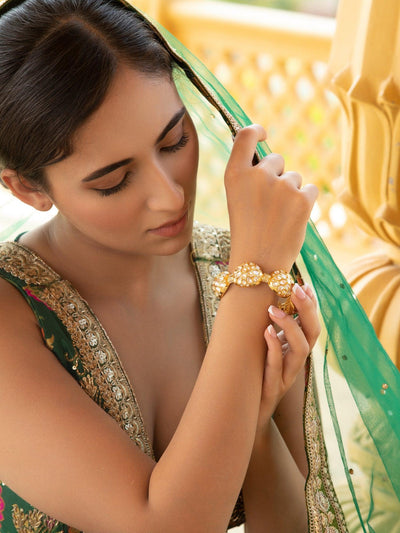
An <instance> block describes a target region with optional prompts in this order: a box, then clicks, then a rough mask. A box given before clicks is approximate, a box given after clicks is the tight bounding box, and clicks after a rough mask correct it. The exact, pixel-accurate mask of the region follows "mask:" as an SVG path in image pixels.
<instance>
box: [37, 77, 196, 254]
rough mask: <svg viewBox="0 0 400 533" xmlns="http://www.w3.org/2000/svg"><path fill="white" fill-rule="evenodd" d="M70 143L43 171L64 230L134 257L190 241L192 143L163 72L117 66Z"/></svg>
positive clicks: (180, 107) (193, 172)
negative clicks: (61, 156)
mask: <svg viewBox="0 0 400 533" xmlns="http://www.w3.org/2000/svg"><path fill="white" fill-rule="evenodd" d="M73 148H74V150H73V153H72V155H70V156H68V157H67V158H66V159H64V160H62V161H60V162H58V163H56V164H54V165H51V166H49V167H48V168H47V169H46V178H47V181H48V184H49V187H50V191H51V199H52V201H53V202H54V204H55V205H56V206H57V208H58V209H59V213H60V214H59V222H61V224H62V228H63V231H64V230H66V231H67V232H68V234H69V235H71V236H73V237H74V238H78V239H80V240H83V241H85V242H87V243H90V244H92V245H96V246H99V247H105V248H108V249H113V250H116V251H120V252H127V253H133V254H140V255H147V254H152V255H169V254H173V253H176V252H177V251H179V250H181V249H182V248H183V247H184V246H186V245H187V244H188V242H189V241H190V237H191V229H192V222H193V210H194V201H195V192H196V175H197V166H198V141H197V135H196V131H195V128H194V125H193V123H192V121H191V119H190V117H189V115H188V114H187V113H186V112H185V108H184V107H183V104H182V101H181V100H180V98H179V95H178V93H177V91H176V88H175V85H174V84H173V83H172V82H171V81H170V80H169V79H168V78H167V77H159V78H154V77H149V76H146V75H145V74H142V73H138V72H136V71H134V70H132V69H129V68H128V67H125V68H120V69H119V71H118V72H117V74H116V77H115V79H114V81H113V84H112V86H111V88H110V90H109V92H108V94H107V96H106V99H105V100H104V102H103V104H102V105H101V106H100V108H99V109H98V110H97V111H96V112H95V113H94V114H93V115H92V116H91V117H90V118H89V119H88V121H87V122H86V123H85V124H84V125H83V126H82V127H81V128H80V129H79V130H78V131H77V134H76V136H75V137H74V143H73Z"/></svg>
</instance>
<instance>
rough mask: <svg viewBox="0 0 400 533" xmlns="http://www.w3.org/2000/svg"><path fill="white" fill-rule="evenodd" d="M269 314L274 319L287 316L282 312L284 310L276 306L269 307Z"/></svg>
mask: <svg viewBox="0 0 400 533" xmlns="http://www.w3.org/2000/svg"><path fill="white" fill-rule="evenodd" d="M268 313H269V314H270V315H272V316H273V317H274V318H284V317H285V316H286V313H285V312H284V311H282V309H279V308H278V307H275V306H274V305H270V306H269V307H268Z"/></svg>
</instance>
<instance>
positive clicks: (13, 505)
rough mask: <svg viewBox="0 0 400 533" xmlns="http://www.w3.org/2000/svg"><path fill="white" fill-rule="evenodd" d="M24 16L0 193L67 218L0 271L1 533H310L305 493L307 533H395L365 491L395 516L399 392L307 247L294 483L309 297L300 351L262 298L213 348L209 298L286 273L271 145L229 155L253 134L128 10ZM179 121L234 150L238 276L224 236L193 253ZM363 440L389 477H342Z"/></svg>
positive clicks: (292, 200) (291, 221) (314, 240)
mask: <svg viewBox="0 0 400 533" xmlns="http://www.w3.org/2000/svg"><path fill="white" fill-rule="evenodd" d="M16 4H18V2H17V1H14V0H12V1H11V2H10V1H8V2H6V3H5V4H4V5H3V8H2V13H3V16H2V17H1V23H0V47H1V53H0V62H1V66H0V85H1V95H2V98H1V100H0V145H1V158H2V162H3V171H2V178H3V180H4V182H5V183H6V184H7V186H8V187H9V188H10V189H11V190H12V192H13V194H14V195H15V196H17V197H19V198H20V199H22V200H23V201H25V202H27V203H28V204H30V205H34V206H35V207H36V208H38V209H44V210H46V209H48V208H49V207H50V206H51V204H52V203H54V204H55V205H57V207H58V208H59V215H58V216H57V217H56V218H55V220H53V221H51V222H50V223H49V224H48V225H46V226H44V227H41V228H39V229H37V230H35V231H32V232H29V233H27V234H25V235H24V236H22V237H21V238H20V242H19V243H18V244H16V243H6V244H3V245H2V247H1V253H0V258H1V259H0V267H1V268H0V272H1V277H2V278H3V279H2V280H0V281H1V287H0V291H1V302H2V306H1V311H0V312H1V317H0V319H1V324H2V329H1V333H0V337H1V340H0V342H1V350H0V353H1V358H2V361H1V368H2V372H1V373H0V380H1V383H0V394H1V401H0V406H1V407H0V408H1V410H2V411H1V419H2V432H1V440H0V442H1V444H0V446H1V453H0V458H1V459H0V478H1V479H2V481H3V482H5V483H7V485H6V484H4V485H2V487H1V491H2V492H1V495H0V497H1V498H2V499H1V500H0V513H1V516H0V524H2V525H3V526H2V528H3V530H5V531H7V532H8V531H20V532H23V531H42V532H44V531H53V532H57V531H72V526H73V527H74V528H77V529H78V530H84V531H86V532H88V531H96V532H100V531H107V532H108V533H109V532H110V531H111V532H112V531H118V532H120V531H141V532H142V531H146V532H147V531H163V532H165V531H171V530H172V531H185V532H186V531H212V532H214V531H219V530H225V528H226V527H227V524H228V522H229V521H230V524H231V525H236V524H239V523H241V522H243V520H244V513H243V503H244V507H245V511H246V528H247V529H248V531H250V532H253V533H254V532H256V533H257V532H259V531H262V532H264V531H266V530H267V531H285V532H286V531H297V530H298V531H305V530H306V528H307V526H306V525H305V514H304V505H303V501H302V500H303V496H302V490H303V484H304V478H303V476H302V474H305V473H306V471H307V470H308V475H307V482H306V505H307V511H308V530H309V531H312V532H320V531H329V533H336V532H337V531H340V532H346V531H348V530H349V531H367V530H368V528H369V530H372V529H371V528H374V529H375V531H376V532H379V533H383V532H384V533H387V529H386V530H384V529H382V528H381V529H379V526H378V527H376V522H375V515H376V510H378V511H379V506H378V505H375V503H377V502H376V501H375V496H374V494H376V491H374V490H373V489H374V485H375V484H376V482H377V481H378V483H379V487H382V483H383V485H384V486H385V490H386V491H387V492H388V493H392V494H393V495H394V497H395V498H396V497H399V495H400V487H399V479H398V476H397V474H396V472H397V470H396V469H397V465H398V459H397V457H396V453H397V450H398V449H399V447H398V444H399V442H400V428H399V424H398V422H397V419H396V417H395V416H394V413H397V412H398V409H399V398H398V391H399V390H400V383H399V379H398V375H397V373H396V374H395V373H394V372H393V371H392V367H391V366H390V362H388V361H387V358H386V354H385V353H384V352H383V350H382V348H381V347H380V345H379V343H378V342H377V340H376V337H375V335H374V333H373V331H372V328H371V327H370V324H369V323H368V321H367V320H366V318H365V315H364V314H363V312H362V310H361V309H360V307H359V306H358V304H357V302H356V301H355V300H354V297H353V294H352V292H351V290H350V289H349V288H348V286H347V284H346V282H345V280H344V279H343V277H342V276H341V274H340V272H338V270H337V269H336V267H335V265H334V264H333V262H332V260H331V258H330V256H329V253H328V252H327V251H326V249H325V248H324V245H323V243H322V242H321V241H320V240H319V238H318V237H317V235H316V234H315V232H314V230H313V228H312V227H311V226H308V227H307V233H306V240H305V243H304V245H303V248H302V251H301V257H297V259H296V264H297V265H298V266H299V267H300V270H301V275H302V277H303V278H304V279H305V280H306V281H307V282H308V283H309V284H312V285H313V286H314V288H315V289H316V291H317V295H318V300H319V305H320V311H321V316H322V319H323V320H322V322H321V325H322V327H323V331H322V334H321V335H320V336H319V339H318V342H317V344H316V345H315V346H314V349H313V364H310V363H309V362H308V363H307V390H306V396H305V405H304V427H305V444H306V450H307V460H308V466H307V465H306V464H305V460H304V452H303V450H302V448H303V439H302V437H301V436H299V427H300V423H298V422H301V420H300V419H301V418H302V402H301V399H300V400H299V399H298V393H299V392H301V389H303V385H302V383H303V376H302V368H303V365H304V358H305V355H306V354H307V353H308V351H309V349H310V347H311V346H312V345H313V343H314V341H315V337H316V335H317V332H318V325H317V323H316V319H315V307H314V305H315V304H314V298H313V296H312V292H310V290H309V289H308V288H305V289H304V290H303V292H302V291H301V290H299V288H297V287H296V288H295V289H293V294H292V300H293V303H294V304H295V305H296V307H297V311H298V313H299V315H300V320H301V324H302V328H303V331H302V330H301V329H300V328H298V326H297V324H296V323H295V322H294V321H293V320H292V319H291V318H290V317H289V316H285V315H284V316H283V317H282V316H278V315H277V313H278V314H279V311H277V310H276V308H274V307H272V308H271V312H270V313H269V316H268V315H267V313H266V308H267V307H268V308H269V306H270V304H276V303H277V302H276V295H275V294H274V292H273V291H270V289H269V288H268V286H267V284H265V283H262V284H261V285H260V286H257V287H255V288H251V289H245V288H240V287H237V286H235V283H231V286H230V287H229V289H228V290H227V292H226V294H225V295H224V296H223V298H222V301H221V304H220V306H219V311H218V316H217V318H216V320H215V325H214V317H215V314H216V309H217V303H218V299H217V297H216V295H215V293H214V292H213V291H212V281H213V279H214V278H215V277H216V276H217V275H218V274H220V275H219V276H218V277H217V280H218V286H219V287H220V289H222V291H223V290H225V289H226V285H227V283H228V282H229V281H232V278H229V279H228V278H227V275H226V274H224V272H225V270H226V268H229V270H230V271H231V272H232V270H234V269H235V267H237V266H238V265H240V264H243V262H248V261H250V260H252V261H254V262H258V263H259V264H260V265H261V266H262V268H263V270H265V271H266V272H267V273H269V272H271V270H273V269H276V268H278V267H279V268H284V269H289V268H290V266H291V264H292V262H293V260H294V259H295V258H296V256H297V253H298V250H299V248H300V246H301V242H302V240H303V237H304V229H305V221H306V219H307V217H308V213H309V211H310V208H311V205H312V202H313V199H314V197H315V190H314V189H313V188H305V189H299V187H300V179H299V176H298V175H296V174H291V173H288V174H283V163H282V160H281V159H280V158H279V157H278V156H269V157H267V158H265V159H263V160H262V161H261V162H259V163H258V164H255V165H254V166H253V164H252V163H257V161H256V160H254V161H253V154H254V152H255V149H256V145H257V141H259V140H261V139H263V138H264V136H265V133H264V131H263V130H262V128H260V127H258V126H252V127H250V128H245V129H243V130H242V131H239V130H240V129H241V127H243V126H246V125H248V124H249V121H248V119H247V117H246V116H245V114H244V113H243V111H242V110H241V109H240V108H239V107H238V106H237V104H236V103H235V102H234V101H233V100H232V99H231V98H230V97H229V95H227V93H226V92H225V91H224V89H223V88H222V87H221V86H220V85H219V84H218V82H217V81H216V80H215V79H213V78H212V76H211V75H210V73H209V72H208V71H207V70H206V69H205V68H204V67H203V66H202V65H200V64H199V63H198V62H197V61H196V59H195V58H194V57H193V56H191V55H190V53H189V52H188V51H187V50H185V49H184V48H183V47H182V46H181V45H179V43H177V42H176V41H175V40H174V39H173V37H172V36H169V35H167V34H166V33H165V32H164V31H163V29H162V28H155V27H154V26H152V25H151V24H150V23H148V22H147V21H145V20H144V17H143V16H141V15H139V14H138V15H137V18H136V17H133V16H132V13H134V10H133V9H132V8H130V7H129V6H124V7H123V6H122V5H121V4H120V3H119V2H106V1H104V2H101V1H99V2H97V1H96V2H92V1H76V2H75V1H72V0H70V1H66V0H61V1H56V0H53V1H48V2H45V1H39V0H33V1H32V0H31V1H30V2H24V3H23V4H22V5H21V6H20V7H19V8H18V10H17V9H16V10H12V8H13V7H14V6H15V5H16ZM106 6H109V7H108V8H107V7H106ZM104 10H105V11H104ZM7 11H9V15H7V14H6V12H7ZM46 13H47V15H46ZM90 13H91V15H90ZM133 29H134V31H133ZM135 36H136V37H137V38H134V37H135ZM171 59H172V60H173V63H174V68H173V69H172V78H173V80H174V82H175V85H176V86H177V87H178V90H179V97H178V95H177V93H176V91H175V87H174V85H173V84H172V83H171V66H170V63H171ZM182 102H184V104H185V105H184V106H183V103H182ZM184 108H185V109H186V110H189V109H190V115H191V117H192V118H193V120H196V130H197V133H198V134H199V135H200V137H201V139H203V138H204V136H205V135H208V140H207V144H204V146H206V147H208V146H210V144H213V145H214V146H217V145H218V146H220V145H221V143H222V142H223V139H228V142H227V143H226V145H229V142H230V139H231V135H232V134H235V135H236V133H237V132H238V131H239V133H238V134H237V136H236V140H235V143H234V148H233V151H232V154H230V149H229V156H230V158H229V161H228V165H227V170H226V189H227V198H228V207H229V211H230V223H231V230H232V252H231V254H230V258H229V253H230V252H229V248H230V246H229V238H228V234H227V232H225V231H220V230H216V229H214V228H209V227H204V226H200V227H199V226H195V227H194V230H193V236H192V235H191V221H192V215H193V198H194V193H195V191H194V188H195V176H196V164H197V140H196V132H195V130H194V128H193V124H192V122H191V117H190V116H189V114H188V113H186V111H185V109H184ZM216 111H217V112H216ZM219 117H222V119H223V121H222V120H219ZM225 124H226V125H227V128H225V129H224V127H225ZM201 139H200V140H201ZM210 139H211V142H210ZM200 152H201V151H200ZM264 155H265V152H264V150H263V148H262V146H260V144H259V145H258V147H257V156H256V158H258V159H260V157H263V156H264ZM110 165H111V166H110ZM3 234H4V231H3ZM190 240H191V243H190V246H191V253H190V254H189V248H188V246H189V241H190ZM39 256H40V257H41V258H39ZM43 260H44V261H45V262H44V261H43ZM228 261H229V267H227V266H226V264H227V263H228ZM51 267H52V268H51ZM56 272H57V273H56ZM294 274H295V275H296V277H298V276H299V273H298V270H297V268H296V269H295V271H294ZM265 279H266V280H267V278H265ZM66 280H68V281H66ZM299 280H300V278H299ZM236 281H237V280H236ZM7 282H10V283H11V284H12V285H14V287H15V288H16V289H17V291H15V289H14V288H13V287H11V285H10V283H7ZM289 286H290V285H289ZM220 292H221V291H220ZM296 292H297V294H296ZM21 296H22V297H23V298H21ZM26 301H27V302H28V304H29V306H30V307H31V309H32V311H33V314H32V313H31V310H30V309H28V307H27V306H26ZM199 301H200V307H201V312H200V310H199ZM270 322H272V324H275V325H277V326H278V327H279V328H281V329H283V332H284V333H283V334H282V333H280V334H279V336H278V337H276V336H275V334H274V329H272V328H271V324H270ZM21 325H22V327H21ZM38 325H39V328H38V327H37V326H38ZM103 326H104V327H103ZM106 332H107V333H106ZM211 332H212V334H211ZM285 337H286V338H285ZM264 338H265V340H266V343H267V357H265V348H266V347H265V341H264ZM110 339H111V340H110ZM43 341H44V343H45V346H43ZM111 341H112V342H113V344H112V343H111ZM287 341H288V342H287ZM281 343H282V344H283V346H282V345H281ZM206 344H207V345H208V347H207V349H206V347H205V345H206ZM282 352H283V354H284V358H283V366H282ZM54 355H55V356H56V357H54ZM58 362H60V363H61V365H58ZM63 367H64V368H63ZM296 376H298V377H297V378H296V379H297V380H296V383H295V385H294V386H292V387H291V388H290V391H289V392H286V391H287V390H288V389H289V387H290V385H291V384H292V382H294V381H295V377H296ZM71 378H72V379H71ZM132 382H133V385H132ZM78 385H79V386H80V387H81V388H79V386H78ZM81 389H83V390H84V391H85V392H86V393H87V395H84V394H83V393H82V390H81ZM133 390H134V393H133ZM16 391H18V392H16ZM285 393H286V394H285ZM281 398H282V399H281ZM366 399H367V400H368V401H366ZM93 400H94V401H93ZM278 404H279V405H278ZM98 406H100V408H101V409H98ZM139 406H140V409H139ZM105 413H108V414H109V415H111V417H109V416H106V414H105ZM272 413H273V414H274V418H273V421H271V415H272ZM360 415H361V417H360ZM113 419H114V420H113ZM21 421H23V423H21ZM114 421H116V422H117V423H118V424H119V426H120V427H118V425H117V424H115V423H114ZM352 427H357V431H356V432H354V431H349V428H350V429H351V428H352ZM360 427H361V428H362V431H359V429H360ZM120 428H122V429H123V430H124V431H121V429H120ZM360 434H361V435H364V437H363V439H364V438H365V435H367V436H368V438H369V442H368V443H365V442H364V441H363V442H362V448H363V449H364V448H365V446H366V445H367V448H368V449H371V446H372V447H374V449H376V450H377V451H378V452H379V453H378V454H375V455H376V456H379V457H380V458H381V462H378V461H376V462H375V463H374V465H372V468H371V469H369V471H368V472H362V471H360V468H359V467H358V464H357V460H354V457H356V459H357V455H358V453H357V451H356V453H355V454H354V450H358V449H359V447H358V444H359V443H360V439H359V438H358V437H357V435H360ZM282 437H283V438H282ZM127 472H129V474H127ZM377 474H379V475H377ZM353 480H354V481H353ZM361 482H362V483H361ZM49 487H51V490H49ZM360 487H361V488H360ZM365 487H370V488H371V490H369V491H367V492H366V491H365V490H364V488H365ZM241 488H242V491H241V496H240V497H239V500H238V503H237V504H236V506H235V511H234V513H233V515H232V518H231V519H230V515H231V513H232V509H233V507H234V502H235V500H236V499H237V496H238V494H239V491H240V489H241ZM335 488H336V489H337V491H335ZM99 491H102V492H101V494H100V495H99ZM336 492H337V493H338V495H339V497H340V501H338V499H337V496H336ZM17 494H18V495H17ZM21 497H23V498H24V499H25V500H22V498H21ZM27 501H29V502H30V504H31V505H30V504H28V503H27ZM99 501H100V502H101V504H100V505H102V510H103V508H104V502H105V501H107V504H106V505H107V508H106V512H101V513H99ZM287 502H290V512H288V506H287ZM341 503H342V504H343V505H344V507H343V509H344V511H345V514H346V516H344V515H343V511H342V506H341V505H340V504H341ZM1 506H3V507H4V509H3V510H2V509H1ZM35 507H36V508H38V509H40V511H38V510H37V509H35ZM45 513H47V514H45ZM49 516H54V517H55V518H49ZM348 516H349V517H351V526H350V527H349V528H348V525H347V524H346V522H347V517H348ZM56 519H57V521H56ZM65 524H69V525H70V527H69V526H67V525H65Z"/></svg>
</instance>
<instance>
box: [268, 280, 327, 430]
mask: <svg viewBox="0 0 400 533" xmlns="http://www.w3.org/2000/svg"><path fill="white" fill-rule="evenodd" d="M291 299H292V302H293V303H294V305H295V307H296V309H297V313H298V316H297V318H293V317H292V316H290V315H287V314H286V313H284V312H283V311H281V310H280V309H278V308H277V307H274V306H271V307H270V308H269V309H268V312H269V316H270V318H271V321H272V322H273V324H275V325H276V326H277V327H278V328H279V330H280V331H279V333H277V332H276V330H275V327H274V325H273V324H270V325H269V326H268V327H267V329H266V330H265V333H264V337H265V340H266V342H267V356H266V360H265V370H264V380H263V390H262V397H261V404H260V412H259V419H258V428H259V429H261V430H262V429H263V428H264V427H266V426H267V425H268V423H269V420H270V418H271V416H272V415H273V413H274V411H275V408H276V407H277V405H278V403H279V401H280V400H281V399H282V398H283V396H284V395H285V394H286V392H287V391H288V390H289V389H290V387H291V386H292V385H293V384H294V382H295V381H296V378H297V376H298V375H299V373H300V372H301V371H304V365H305V361H306V359H307V356H308V355H309V353H310V352H311V350H312V348H313V346H314V344H315V342H316V340H317V338H318V336H319V334H320V331H321V327H320V324H319V320H318V315H317V302H316V298H315V295H314V293H313V291H312V289H311V287H309V286H308V285H304V286H302V287H300V285H298V284H296V285H295V286H294V287H293V290H292V295H291ZM277 400H278V401H277Z"/></svg>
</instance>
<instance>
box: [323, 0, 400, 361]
mask: <svg viewBox="0 0 400 533" xmlns="http://www.w3.org/2000/svg"><path fill="white" fill-rule="evenodd" d="M330 73H331V76H332V82H333V85H334V90H335V92H336V94H337V96H338V97H339V99H340V101H341V103H342V105H343V108H344V111H345V116H346V120H347V124H346V131H345V132H344V139H343V147H344V148H343V172H344V178H345V190H344V192H343V194H342V196H341V200H342V201H343V203H344V204H345V205H346V206H347V207H348V208H349V209H350V210H351V211H352V213H353V214H354V215H355V216H356V217H357V219H358V222H359V223H360V225H361V227H362V228H363V229H364V230H366V231H367V232H369V233H370V234H372V235H374V236H377V237H379V238H380V239H382V241H384V243H385V247H386V248H385V250H384V252H383V253H382V254H375V255H369V256H366V257H364V258H360V259H359V260H358V261H356V262H355V263H354V264H353V265H351V266H350V268H349V271H348V278H349V281H350V283H351V284H352V285H353V289H354V290H355V292H356V294H357V296H358V297H359V299H360V302H361V304H362V305H363V307H364V309H365V311H366V313H367V314H368V316H369V318H370V320H371V322H372V324H373V326H374V327H375V330H376V332H377V335H378V337H379V338H380V340H381V342H382V344H383V346H384V347H385V349H386V351H387V352H388V353H389V355H390V357H391V358H392V360H393V361H394V362H395V363H396V364H397V366H400V113H399V111H400V2H399V0H385V1H384V2H382V0H341V2H340V4H339V8H338V14H337V29H336V34H335V37H334V42H333V46H332V53H331V59H330Z"/></svg>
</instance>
